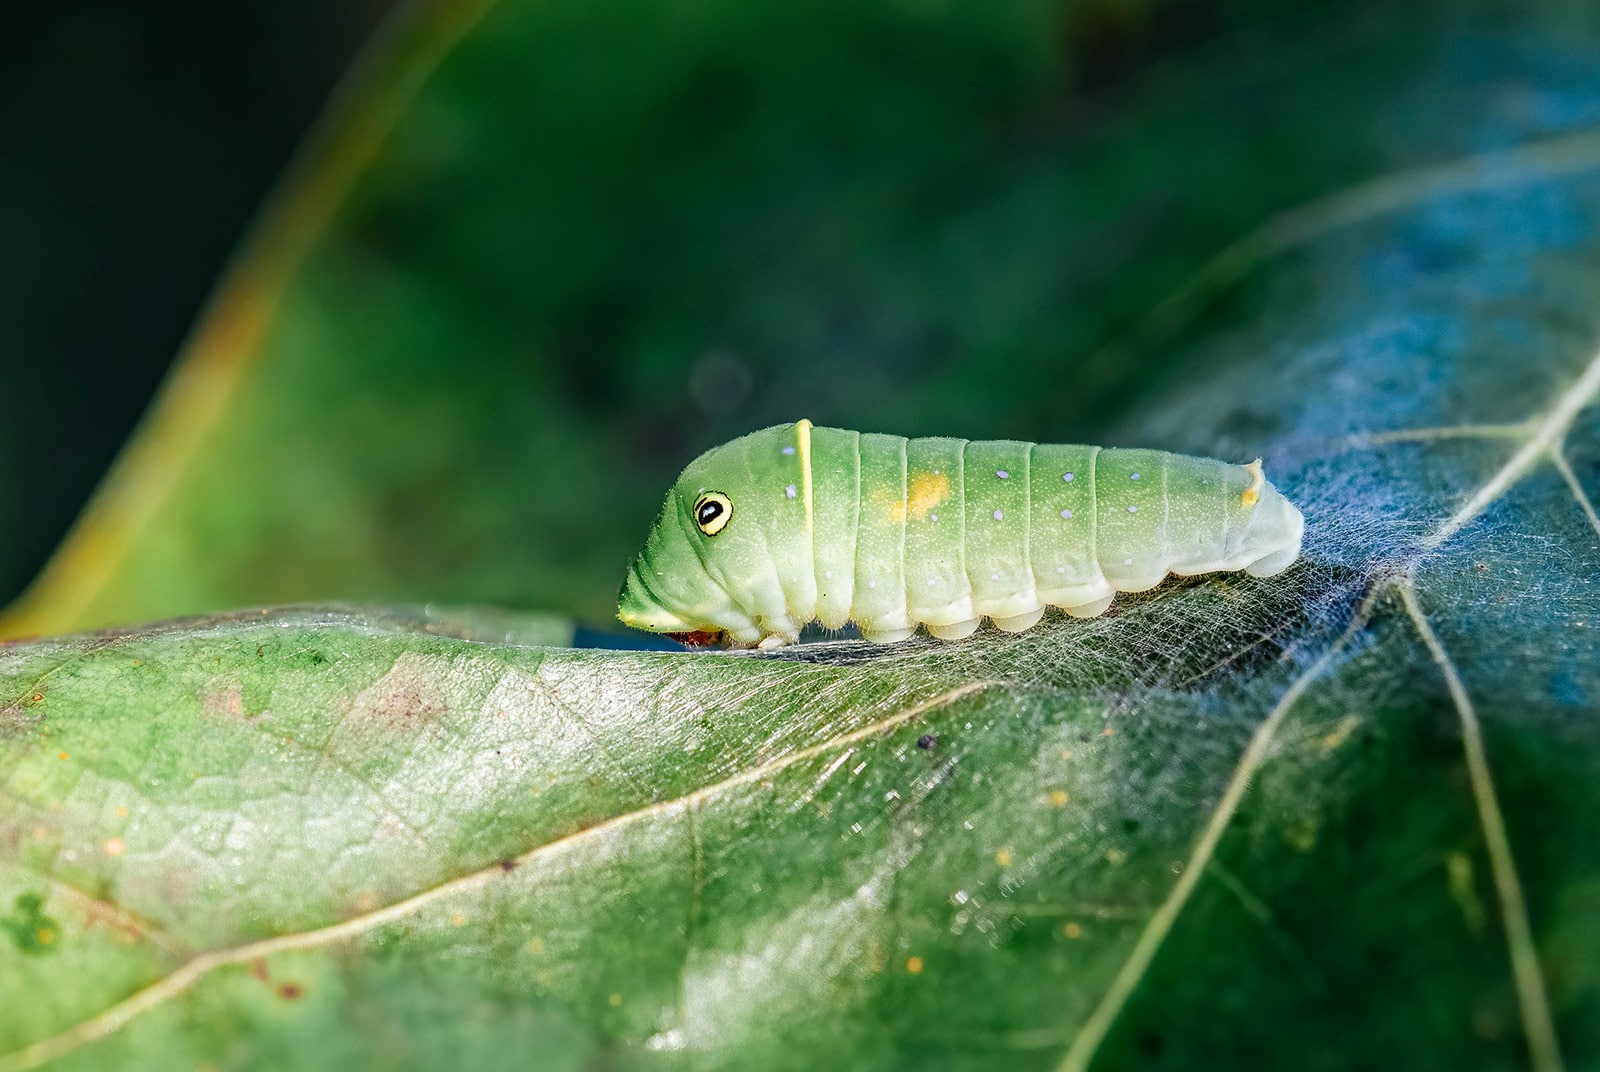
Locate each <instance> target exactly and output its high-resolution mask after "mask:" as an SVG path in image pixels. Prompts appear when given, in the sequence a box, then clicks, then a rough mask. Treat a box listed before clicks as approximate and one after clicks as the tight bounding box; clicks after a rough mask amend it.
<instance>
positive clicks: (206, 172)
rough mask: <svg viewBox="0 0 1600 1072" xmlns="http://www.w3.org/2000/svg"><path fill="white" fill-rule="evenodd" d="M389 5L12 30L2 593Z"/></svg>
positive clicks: (145, 383)
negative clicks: (6, 516)
mask: <svg viewBox="0 0 1600 1072" xmlns="http://www.w3.org/2000/svg"><path fill="white" fill-rule="evenodd" d="M391 6H392V5H391V3H390V2H389V0H338V2H329V0H229V2H228V3H225V4H197V3H186V2H171V0H169V2H149V0H146V2H141V3H134V4H130V3H127V2H125V0H103V2H91V0H63V2H58V3H52V4H41V5H28V6H21V7H19V8H18V9H16V10H14V11H12V12H10V13H8V16H9V17H8V21H9V22H10V24H11V25H10V26H9V27H8V29H7V32H6V33H5V34H0V101H3V102H4V104H3V106H0V114H3V115H4V116H5V121H4V133H3V137H0V413H3V414H4V416H3V422H0V509H3V511H4V513H5V514H6V515H8V518H7V523H6V524H4V525H3V526H0V604H3V603H5V602H6V601H7V600H9V599H10V598H11V597H12V596H14V595H15V594H16V593H17V592H19V591H20V590H21V589H22V588H23V586H25V585H26V584H27V582H28V581H29V580H30V579H31V578H32V577H33V575H34V573H35V572H36V571H37V570H38V568H39V567H40V566H41V565H42V564H43V563H44V560H45V558H46V557H47V556H48V555H49V553H50V551H51V550H52V549H53V548H54V547H55V545H56V543H57V542H58V541H59V540H60V538H61V536H62V535H63V534H64V533H65V531H66V530H67V528H68V526H70V525H71V523H72V519H73V517H74V516H75V515H76V514H77V512H78V510H79V509H80V508H81V507H82V505H83V503H84V501H85V500H86V499H87V497H88V495H89V493H90V491H92V490H93V488H94V485H95V483H96V482H97V481H98V480H99V479H100V477H101V475H102V474H103V473H104V472H105V470H106V467H107V465H108V464H109V463H110V462H111V459H112V458H113V457H114V456H115V455H116V452H117V450H118V448H119V447H120V446H121V445H122V443H123V441H124V440H125V439H126V438H127V436H128V433H129V432H130V431H131V430H132V428H133V426H134V423H135V422H136V421H137V420H138V419H139V416H140V414H141V413H142V412H143V411H144V408H145V406H146V405H147V404H148V402H149V400H150V398H151V395H152V394H153V393H154V391H155V389H156V387H157V385H158V384H159V382H160V379H161V377H162V375H163V374H164V373H165V371H166V369H167V367H168V365H169V364H170V363H171V361H172V359H173V357H174V356H175V354H176V353H177V351H178V349H179V347H180V346H181V345H182V342H183V339H184V336H185V334H186V333H187V332H188V330H189V328H190V326H191V325H192V324H193V323H194V320H195V317H196V315H197V313H198V312H199V310H200V308H201V306H202V305H203V303H204V301H205V299H206V296H207V295H208V293H209V292H210V289H211V287H212V285H213V283H214V282H215V281H216V279H217V277H218V275H219V273H220V272H221V270H222V268H223V266H224V265H225V263H226V261H227V258H228V256H229V254H230V252H231V251H232V250H233V248H234V247H235V245H236V244H237V242H238V241H239V239H240V237H241V236H242V235H243V234H244V232H245V230H246V228H247V227H248V226H249V223H250V220H251V217H252V216H253V214H254V212H255V210H256V208H257V207H258V206H259V205H260V203H261V201H262V199H263V197H264V196H265V195H266V193H267V191H268V190H269V189H270V188H271V186H272V184H273V182H274V181H275V179H276V178H277V176H278V174H279V173H280V172H281V170H282V169H283V167H284V165H285V164H286V163H287V161H288V159H289V157H290V155H291V153H292V152H293V151H294V148H295V145H296V144H297V143H298V141H299V139H300V138H301V136H302V135H303V134H304V132H305V131H306V129H307V128H308V127H309V126H310V124H311V123H312V122H313V121H314V119H315V118H316V116H317V113H318V111H319V110H320V109H321V106H322V103H323V102H324V101H325V100H326V99H327V96H328V94H329V92H330V91H331V90H332V88H333V86H334V84H335V82H336V81H337V80H338V78H339V76H340V74H341V73H342V72H343V71H344V70H345V68H346V67H347V65H348V64H349V63H350V61H351V59H352V58H353V57H354V56H355V54H356V52H357V51H358V50H359V49H360V47H361V46H362V44H363V43H364V42H365V41H366V40H367V39H368V38H369V37H370V35H371V34H372V32H373V31H374V29H375V28H376V26H377V25H378V23H379V21H380V20H381V18H382V17H383V15H384V14H385V13H386V11H387V10H388V9H389V8H390V7H391Z"/></svg>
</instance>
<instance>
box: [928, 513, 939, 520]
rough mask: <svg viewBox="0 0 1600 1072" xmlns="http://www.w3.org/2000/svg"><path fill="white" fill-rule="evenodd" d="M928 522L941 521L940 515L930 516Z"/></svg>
mask: <svg viewBox="0 0 1600 1072" xmlns="http://www.w3.org/2000/svg"><path fill="white" fill-rule="evenodd" d="M928 520H929V521H937V520H939V515H938V514H929V515H928Z"/></svg>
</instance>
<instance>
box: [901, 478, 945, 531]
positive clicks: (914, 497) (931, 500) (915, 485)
mask: <svg viewBox="0 0 1600 1072" xmlns="http://www.w3.org/2000/svg"><path fill="white" fill-rule="evenodd" d="M949 496H950V477H949V476H948V475H947V474H945V473H913V474H912V475H911V477H910V478H909V479H908V480H907V481H906V497H905V501H903V502H897V503H894V504H893V505H891V506H890V508H889V516H890V517H891V518H893V519H894V520H896V521H905V520H906V519H907V518H911V519H913V520H916V521H923V520H925V519H926V518H927V516H928V515H929V514H931V513H932V512H933V511H934V510H935V509H937V508H938V506H939V504H940V503H942V502H944V501H945V499H947V498H948V497H949Z"/></svg>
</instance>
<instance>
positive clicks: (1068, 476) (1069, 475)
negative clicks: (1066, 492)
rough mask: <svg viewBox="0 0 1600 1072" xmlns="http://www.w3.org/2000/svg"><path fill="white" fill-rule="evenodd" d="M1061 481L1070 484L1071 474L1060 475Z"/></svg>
mask: <svg viewBox="0 0 1600 1072" xmlns="http://www.w3.org/2000/svg"><path fill="white" fill-rule="evenodd" d="M1061 479H1062V480H1065V481H1066V482H1067V483H1068V484H1070V483H1072V474H1071V473H1062V474H1061Z"/></svg>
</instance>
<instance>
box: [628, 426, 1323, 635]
mask: <svg viewBox="0 0 1600 1072" xmlns="http://www.w3.org/2000/svg"><path fill="white" fill-rule="evenodd" d="M712 488H717V489H721V490H716V491H713V490H710V489H712ZM735 501H737V502H738V504H739V514H740V518H741V520H740V522H739V525H738V526H735V527H733V528H729V522H730V521H731V520H732V517H733V508H734V503H735ZM691 525H692V526H693V527H692V528H691V527H690V526H691ZM1304 528H1305V522H1304V519H1303V518H1302V517H1301V514H1300V511H1299V510H1297V509H1296V508H1295V507H1294V505H1293V504H1291V503H1290V502H1289V501H1288V500H1287V499H1285V498H1284V497H1283V495H1282V494H1281V493H1279V492H1278V490H1277V489H1276V488H1274V487H1273V486H1272V485H1271V484H1269V483H1267V480H1266V477H1265V475H1264V474H1263V472H1262V469H1261V462H1260V460H1259V459H1258V460H1256V461H1254V462H1251V463H1250V464H1249V465H1234V464H1230V463H1227V462H1222V461H1217V460H1215V459H1212V458H1197V457H1190V456H1187V455H1181V454H1169V453H1166V452H1163V451H1154V450H1120V449H1102V448H1100V447H1091V446H1074V445H1055V444H1044V443H1023V442H1017V441H1013V440H995V441H986V442H985V441H971V442H969V441H967V440H961V439H945V438H927V439H904V438H902V437H899V436H890V435H877V434H873V433H857V432H850V431H845V430H843V429H839V428H816V427H813V426H812V424H811V422H810V421H799V422H797V423H795V424H784V425H777V426H774V427H772V428H766V429H763V430H761V431H759V432H754V433H751V434H750V435H747V436H743V437H742V438H739V439H736V440H733V441H732V442H730V443H726V444H723V445H722V446H720V447H716V448H714V449H712V450H709V451H707V452H706V453H705V454H702V455H701V456H700V457H699V458H697V459H695V460H694V461H693V462H692V463H690V465H689V466H688V468H686V469H685V470H684V472H683V475H682V476H681V477H679V479H678V482H677V484H675V485H674V487H673V489H672V491H671V492H669V493H668V495H667V499H666V502H665V504H664V505H663V507H662V511H661V514H660V516H659V517H658V518H657V520H656V524H655V526H654V528H653V529H652V530H651V532H650V536H649V539H648V540H647V541H646V543H645V547H644V550H642V551H641V552H640V553H639V555H638V556H637V557H636V558H635V559H634V562H633V565H632V566H631V567H630V569H629V571H628V577H627V580H626V582H625V583H624V585H623V589H622V594H621V599H620V602H619V607H618V612H617V613H618V617H619V618H621V619H622V621H624V622H625V623H627V624H628V625H631V626H635V627H637V628H640V629H648V630H651V631H653V632H660V633H669V634H674V635H682V636H692V637H693V638H694V639H695V640H696V641H697V642H705V641H708V640H710V639H713V638H716V637H723V638H726V639H727V640H729V641H731V642H732V643H734V644H737V645H742V646H751V645H757V644H759V645H761V646H763V647H772V646H776V645H780V644H786V643H792V642H794V641H795V640H796V639H797V638H798V637H799V635H800V630H801V628H802V627H803V626H804V625H805V624H806V623H808V622H811V621H820V622H821V623H822V625H823V626H824V627H826V628H829V629H837V628H839V627H841V626H843V625H844V624H845V623H846V622H847V621H854V622H855V623H856V625H857V626H858V627H859V628H860V630H861V633H862V635H863V636H865V637H866V638H867V639H869V640H875V641H882V642H890V641H896V640H903V639H905V638H906V637H909V636H911V635H912V633H914V632H915V631H916V630H917V629H918V628H919V627H921V628H925V629H926V630H927V631H928V632H929V633H931V634H933V635H934V636H936V637H940V638H943V639H947V640H959V639H960V638H962V637H965V636H968V635H970V634H971V633H972V632H973V631H974V630H976V629H977V628H978V625H979V624H980V622H981V621H982V620H983V619H984V618H988V619H990V620H991V621H992V622H993V623H994V624H995V626H996V627H997V628H1000V629H1004V630H1009V631H1020V630H1024V629H1028V628H1031V627H1032V626H1033V625H1034V623H1036V622H1037V621H1039V619H1040V617H1041V616H1042V614H1043V613H1044V609H1045V608H1046V607H1049V606H1054V607H1060V608H1062V609H1064V610H1065V611H1066V612H1067V613H1068V614H1069V615H1072V616H1074V617H1080V618H1086V617H1094V616H1095V615H1098V614H1101V613H1104V611H1105V610H1106V608H1107V607H1108V606H1110V604H1111V600H1112V597H1113V595H1114V594H1115V593H1117V592H1140V591H1144V590H1145V589H1147V588H1152V587H1154V586H1155V585H1157V584H1159V583H1160V582H1161V580H1162V579H1163V578H1164V577H1166V576H1167V575H1168V574H1169V573H1171V574H1177V575H1180V576H1194V575H1197V574H1203V573H1214V572H1221V571H1229V570H1244V571H1246V572H1248V573H1250V574H1252V575H1255V576H1258V577H1266V576H1271V575H1272V574H1275V573H1279V572H1281V571H1283V570H1285V569H1287V568H1288V567H1289V565H1290V564H1291V563H1293V562H1294V561H1295V560H1296V559H1297V558H1298V557H1299V555H1300V542H1301V536H1302V534H1303V532H1304ZM697 533H698V534H703V536H705V537H708V539H702V538H701V537H700V536H699V535H697ZM709 537H716V539H714V540H713V539H709Z"/></svg>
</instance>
